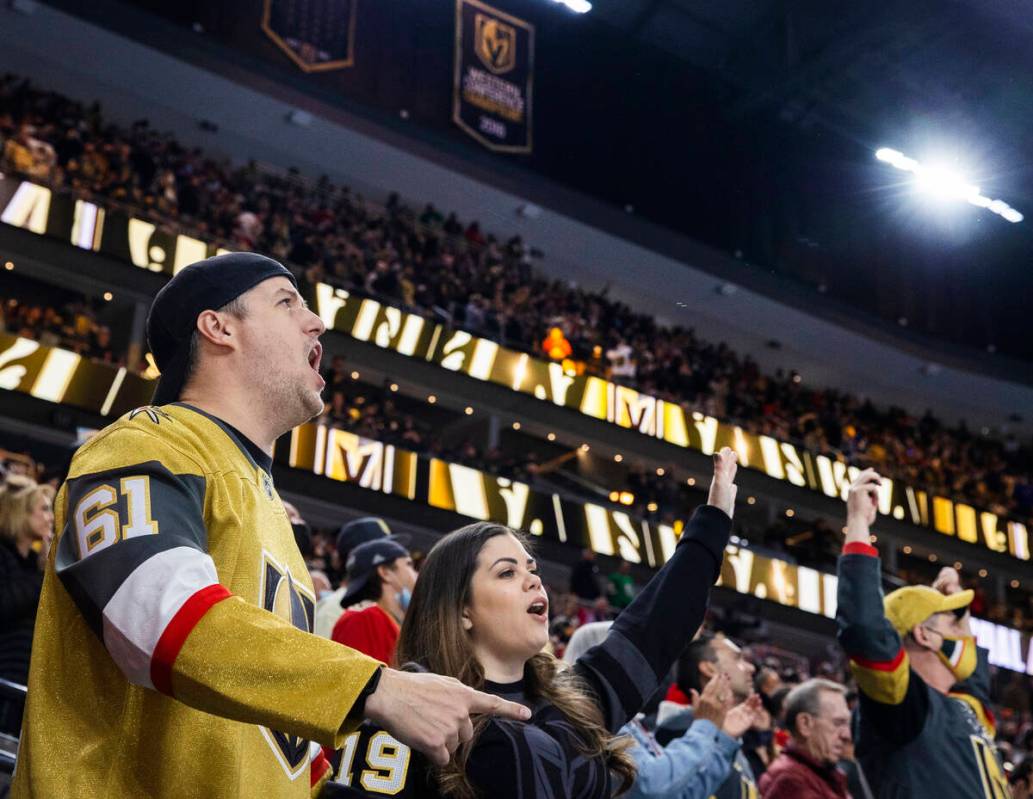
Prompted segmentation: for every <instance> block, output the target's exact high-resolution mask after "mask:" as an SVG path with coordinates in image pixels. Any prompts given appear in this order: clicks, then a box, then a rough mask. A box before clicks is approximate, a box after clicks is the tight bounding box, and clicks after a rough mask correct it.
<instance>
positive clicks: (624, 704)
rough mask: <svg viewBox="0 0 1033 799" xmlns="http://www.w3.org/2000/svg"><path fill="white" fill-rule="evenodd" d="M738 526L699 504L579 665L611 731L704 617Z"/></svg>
mask: <svg viewBox="0 0 1033 799" xmlns="http://www.w3.org/2000/svg"><path fill="white" fill-rule="evenodd" d="M731 530H732V520H731V519H730V518H729V517H728V515H727V514H726V513H725V512H724V511H722V510H719V509H717V508H715V507H713V506H711V505H703V506H701V507H699V508H697V509H696V512H695V513H694V514H693V516H692V519H691V520H690V521H689V523H688V525H687V526H686V528H685V532H684V533H683V534H682V537H681V540H680V541H679V542H678V546H677V547H675V550H674V554H673V555H672V556H671V559H670V560H669V561H668V562H667V563H666V564H665V565H664V567H663V568H662V569H661V570H660V571H659V572H658V573H657V574H656V576H655V577H653V579H652V580H650V581H649V583H648V584H647V585H646V587H645V588H644V589H643V590H642V592H641V593H640V594H639V595H638V596H637V597H635V600H634V601H633V602H632V603H631V604H630V605H628V607H627V608H625V610H624V611H623V612H622V613H621V615H620V616H619V617H618V618H617V620H616V621H615V622H614V623H613V627H612V629H611V630H610V633H609V635H608V636H607V637H606V640H605V641H603V642H602V643H601V644H599V645H598V646H595V647H592V648H591V649H589V650H588V651H587V652H586V653H585V654H584V655H583V656H582V657H581V658H579V659H578V661H577V664H576V665H575V668H576V669H577V671H578V673H579V674H580V676H581V677H582V678H584V679H585V680H586V681H587V682H588V684H589V685H590V686H591V687H592V689H593V690H594V691H595V693H596V696H597V697H598V699H599V703H600V706H601V708H602V711H603V719H604V720H605V722H606V726H607V727H608V728H609V729H610V731H611V732H616V731H617V730H618V729H620V728H621V727H622V726H623V725H624V724H625V723H626V722H627V721H628V719H630V718H632V717H633V716H634V715H635V713H637V712H638V710H639V708H641V707H642V705H643V704H644V703H645V701H646V700H647V699H648V698H649V696H650V695H651V694H652V693H653V691H655V690H656V688H657V686H658V685H659V683H660V681H661V680H662V679H663V677H664V675H666V674H667V671H668V669H670V667H671V664H672V663H674V661H675V660H676V659H677V657H678V655H679V654H680V653H681V651H682V650H683V649H684V648H685V645H686V644H687V643H688V642H689V641H690V640H691V639H692V636H693V635H694V634H695V632H696V630H698V629H699V626H700V625H701V624H702V623H703V617H704V615H705V614H706V611H707V606H708V604H709V602H710V588H711V586H712V585H713V584H714V583H715V582H716V581H717V578H718V576H719V575H720V573H721V561H722V559H723V558H724V550H725V546H726V545H727V543H728V536H729V534H730V533H731Z"/></svg>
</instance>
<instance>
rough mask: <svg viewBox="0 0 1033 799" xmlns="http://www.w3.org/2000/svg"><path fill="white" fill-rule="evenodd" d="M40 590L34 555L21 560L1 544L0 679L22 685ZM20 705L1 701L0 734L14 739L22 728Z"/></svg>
mask: <svg viewBox="0 0 1033 799" xmlns="http://www.w3.org/2000/svg"><path fill="white" fill-rule="evenodd" d="M42 588H43V573H42V572H41V571H40V570H39V565H38V562H37V556H36V553H35V552H30V553H29V555H28V557H24V558H23V557H22V556H21V553H20V552H18V550H17V549H16V548H15V546H14V544H13V543H11V542H9V541H7V540H6V539H2V540H0V677H3V678H4V679H5V680H10V681H11V682H15V683H18V684H19V685H25V683H26V682H28V678H29V655H30V653H31V652H32V630H33V628H34V627H35V625H36V608H37V606H38V605H39V594H40V591H41V590H42ZM21 715H22V714H21V703H20V702H18V703H17V707H14V706H13V704H11V703H5V702H3V701H2V700H0V732H6V733H9V734H12V735H17V734H18V730H19V729H20V727H21Z"/></svg>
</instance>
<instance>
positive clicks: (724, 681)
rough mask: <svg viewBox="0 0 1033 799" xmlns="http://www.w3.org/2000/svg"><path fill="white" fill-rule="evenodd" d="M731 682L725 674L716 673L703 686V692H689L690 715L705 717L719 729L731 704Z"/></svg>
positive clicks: (695, 717) (696, 717) (697, 717)
mask: <svg viewBox="0 0 1033 799" xmlns="http://www.w3.org/2000/svg"><path fill="white" fill-rule="evenodd" d="M731 696H732V682H731V680H729V679H728V675H727V674H716V675H714V677H713V678H712V679H711V680H710V682H708V683H707V684H706V685H705V686H703V692H702V693H700V692H698V691H696V690H692V691H690V692H689V701H690V702H691V703H692V717H693V718H694V719H706V720H707V721H709V722H711V723H713V725H714V726H715V727H717V728H718V729H721V728H722V727H723V726H724V724H725V716H726V715H727V713H728V708H729V707H730V706H731Z"/></svg>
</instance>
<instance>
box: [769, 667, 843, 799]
mask: <svg viewBox="0 0 1033 799" xmlns="http://www.w3.org/2000/svg"><path fill="white" fill-rule="evenodd" d="M845 694H846V689H845V688H844V687H843V686H842V685H840V684H839V683H835V682H832V681H831V680H821V679H814V680H808V681H807V682H805V683H801V684H800V685H798V686H796V687H795V688H794V689H793V690H792V691H790V692H789V696H787V697H786V704H785V709H786V721H785V724H786V728H787V729H788V730H789V734H790V735H791V736H792V741H791V742H790V744H789V746H788V747H786V750H785V751H784V752H783V753H782V754H781V755H779V756H778V757H777V758H776V759H775V761H774V762H773V763H772V764H771V766H770V767H769V768H768V770H767V771H766V772H764V774H763V775H762V776H761V778H760V792H761V795H762V796H763V797H764V799H850V792H849V791H848V790H847V779H846V775H845V774H843V772H841V771H840V770H839V769H838V768H836V763H837V762H838V761H839V759H840V758H841V757H842V756H843V751H844V748H845V747H846V746H848V745H849V744H850V709H849V708H848V707H847V704H846V697H845Z"/></svg>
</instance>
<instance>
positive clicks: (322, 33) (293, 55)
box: [262, 0, 358, 72]
mask: <svg viewBox="0 0 1033 799" xmlns="http://www.w3.org/2000/svg"><path fill="white" fill-rule="evenodd" d="M357 2H358V0H264V4H263V7H262V30H263V31H265V35H266V36H268V37H269V38H270V39H272V40H273V41H274V42H275V43H276V45H277V46H278V47H279V48H280V49H281V50H283V52H285V53H286V54H287V55H288V57H290V59H291V61H293V62H294V63H295V64H297V65H298V67H299V68H301V69H303V70H304V71H305V72H325V71H327V70H330V69H342V68H344V67H350V66H352V64H353V63H354V61H355V58H354V56H355V6H356V3H357Z"/></svg>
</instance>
